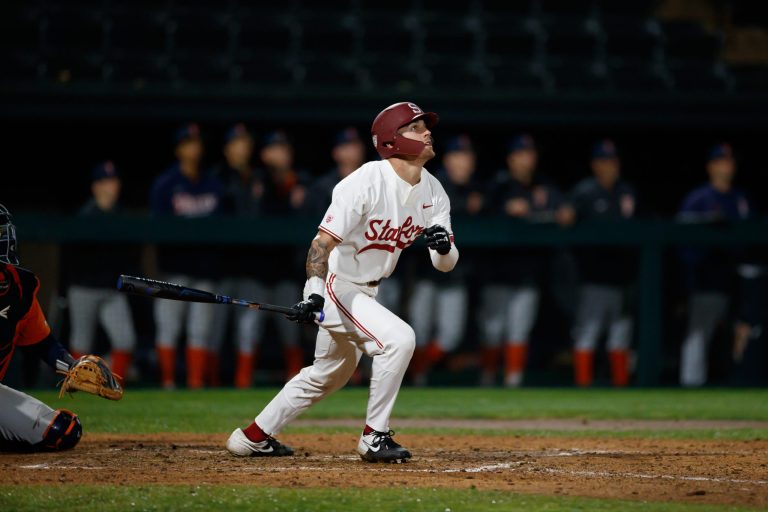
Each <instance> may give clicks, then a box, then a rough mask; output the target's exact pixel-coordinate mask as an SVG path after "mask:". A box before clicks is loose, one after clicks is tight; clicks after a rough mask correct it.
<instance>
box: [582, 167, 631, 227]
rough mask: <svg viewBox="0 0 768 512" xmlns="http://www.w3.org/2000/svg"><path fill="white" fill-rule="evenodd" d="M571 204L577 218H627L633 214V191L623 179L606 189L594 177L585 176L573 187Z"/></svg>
mask: <svg viewBox="0 0 768 512" xmlns="http://www.w3.org/2000/svg"><path fill="white" fill-rule="evenodd" d="M571 205H572V206H573V208H574V210H575V211H576V217H577V219H578V220H621V219H629V218H631V217H634V215H635V207H636V197H635V191H634V189H633V188H632V186H631V185H629V184H628V183H625V182H623V181H619V182H617V183H616V184H615V185H614V186H613V188H611V189H606V188H605V187H603V186H602V185H600V183H598V181H597V180H596V179H595V178H593V177H592V178H585V179H583V180H581V181H580V182H579V183H577V184H576V186H575V187H574V188H573V192H572V193H571Z"/></svg>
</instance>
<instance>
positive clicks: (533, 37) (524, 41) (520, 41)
mask: <svg viewBox="0 0 768 512" xmlns="http://www.w3.org/2000/svg"><path fill="white" fill-rule="evenodd" d="M537 27H538V25H537V24H535V23H531V22H528V21H517V22H510V21H509V20H500V21H490V20H485V21H484V29H485V41H484V49H485V54H486V55H487V56H489V57H492V58H493V57H501V58H504V59H517V60H529V59H533V58H534V57H536V55H537V51H538V48H539V41H540V40H541V39H542V35H541V34H540V32H539V31H538V30H537Z"/></svg>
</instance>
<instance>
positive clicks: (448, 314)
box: [408, 135, 483, 386]
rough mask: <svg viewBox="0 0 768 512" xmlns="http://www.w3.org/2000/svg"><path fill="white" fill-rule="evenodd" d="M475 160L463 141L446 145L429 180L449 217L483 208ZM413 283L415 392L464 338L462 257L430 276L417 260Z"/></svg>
mask: <svg viewBox="0 0 768 512" xmlns="http://www.w3.org/2000/svg"><path fill="white" fill-rule="evenodd" d="M476 164H477V158H476V155H475V150H474V148H473V147H472V141H471V140H470V138H469V137H468V136H467V135H459V136H456V137H452V138H450V139H448V142H447V143H446V145H445V152H444V155H443V166H442V168H441V169H440V170H439V171H438V172H437V173H436V174H435V176H436V177H437V179H438V180H440V183H441V184H442V185H443V188H444V189H445V193H446V194H447V195H448V197H449V198H450V200H451V213H452V214H453V215H454V216H463V215H477V214H478V213H480V211H481V209H482V207H483V195H482V193H481V188H480V184H479V183H478V182H477V181H476V180H475V168H476ZM414 263H415V276H416V282H415V284H414V287H413V292H412V293H411V297H410V299H409V303H408V319H409V321H410V323H411V326H412V327H413V330H414V332H416V350H415V351H414V353H413V359H412V360H411V377H412V379H413V383H414V384H415V385H417V386H423V385H426V383H427V374H428V372H429V370H430V368H431V367H432V366H433V365H434V364H435V363H437V362H439V361H440V360H441V359H442V358H443V357H444V356H445V354H447V353H449V352H452V351H454V350H455V349H456V348H457V347H458V346H459V344H460V343H461V340H462V339H463V337H464V333H465V329H466V323H467V310H468V308H469V304H468V298H467V286H468V284H469V283H468V276H469V275H470V274H471V269H470V266H469V262H468V260H467V256H466V255H464V257H463V258H462V265H461V267H460V268H457V269H454V270H453V272H450V273H441V274H437V275H434V276H433V275H430V274H432V273H429V272H428V269H427V267H426V265H425V264H424V261H423V258H418V259H417V260H416V261H415V262H414Z"/></svg>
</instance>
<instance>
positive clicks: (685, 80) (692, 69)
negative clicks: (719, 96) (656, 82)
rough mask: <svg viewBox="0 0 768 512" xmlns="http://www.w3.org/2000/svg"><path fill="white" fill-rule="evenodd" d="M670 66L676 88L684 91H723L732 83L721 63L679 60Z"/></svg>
mask: <svg viewBox="0 0 768 512" xmlns="http://www.w3.org/2000/svg"><path fill="white" fill-rule="evenodd" d="M668 67H669V71H670V73H671V75H672V78H673V80H674V85H675V88H676V89H679V90H682V91H691V92H698V91H700V92H723V91H724V90H726V89H728V87H729V85H730V81H729V79H730V76H729V74H728V72H727V70H726V68H725V66H724V65H721V64H716V63H712V62H700V61H688V62H686V61H678V62H676V63H674V64H669V65H668Z"/></svg>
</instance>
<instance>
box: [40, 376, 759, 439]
mask: <svg viewBox="0 0 768 512" xmlns="http://www.w3.org/2000/svg"><path fill="white" fill-rule="evenodd" d="M275 392H276V390H274V389H257V390H249V391H235V390H214V391H175V392H167V391H150V390H137V391H131V390H129V391H128V392H127V393H126V395H125V397H124V398H123V400H122V401H120V402H110V401H108V400H103V399H100V398H96V397H93V396H90V395H85V394H82V393H79V394H77V395H75V398H73V399H70V398H68V397H65V398H62V399H59V398H58V397H57V396H56V394H55V393H54V392H50V391H41V392H33V393H32V394H33V395H34V396H36V397H37V398H39V399H41V400H43V401H44V402H46V403H47V404H49V405H51V406H52V407H56V408H58V407H64V408H68V409H72V410H74V411H75V412H77V413H78V414H79V415H80V417H81V419H82V421H83V424H84V426H85V428H86V429H87V430H88V431H91V432H115V433H119V432H124V433H152V432H201V433H221V432H227V431H229V430H231V429H232V428H233V427H234V426H237V425H242V424H244V423H247V422H248V421H250V420H251V419H252V418H253V417H254V416H255V415H256V414H257V413H258V412H259V410H260V409H261V408H262V407H263V406H264V405H266V403H267V402H268V401H269V400H270V399H271V398H272V396H273V395H274V393H275ZM367 394H368V390H367V389H361V388H352V389H345V390H342V391H340V392H338V393H336V394H334V395H332V396H330V397H328V398H327V399H326V400H325V401H323V402H320V403H319V404H317V405H316V406H315V407H313V408H312V409H310V410H309V411H307V413H305V414H304V416H303V417H304V418H359V419H360V420H361V421H362V420H363V418H364V416H365V405H366V399H367ZM394 416H395V418H489V419H493V418H498V419H530V418H584V419H589V420H596V419H658V420H684V419H700V420H757V421H768V390H764V389H763V390H745V389H727V390H726V389H723V390H720V389H705V390H676V389H675V390H665V389H658V390H599V389H596V390H578V389H521V390H503V389H479V388H475V389H465V388H431V389H408V388H406V389H403V390H402V391H401V393H400V397H399V399H398V402H397V405H396V407H395V412H394ZM395 423H396V421H395ZM738 430H739V431H740V433H737V434H736V435H737V438H755V437H758V438H768V430H766V429H738ZM692 432H693V433H694V434H693V435H694V436H701V435H704V436H705V437H713V438H714V437H717V436H718V435H719V434H718V433H720V432H726V431H723V430H716V429H710V430H709V432H702V431H699V430H695V431H688V432H687V433H689V434H690V433H692ZM734 432H736V430H728V431H727V433H726V434H723V435H726V436H728V435H731V436H733V435H734ZM641 433H642V432H641ZM669 433H670V434H671V435H674V436H682V435H684V434H681V433H680V432H678V431H674V433H673V431H669ZM608 434H611V435H626V433H625V432H613V433H608ZM568 435H578V434H574V433H569V434H568ZM739 436H740V437H739Z"/></svg>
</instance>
